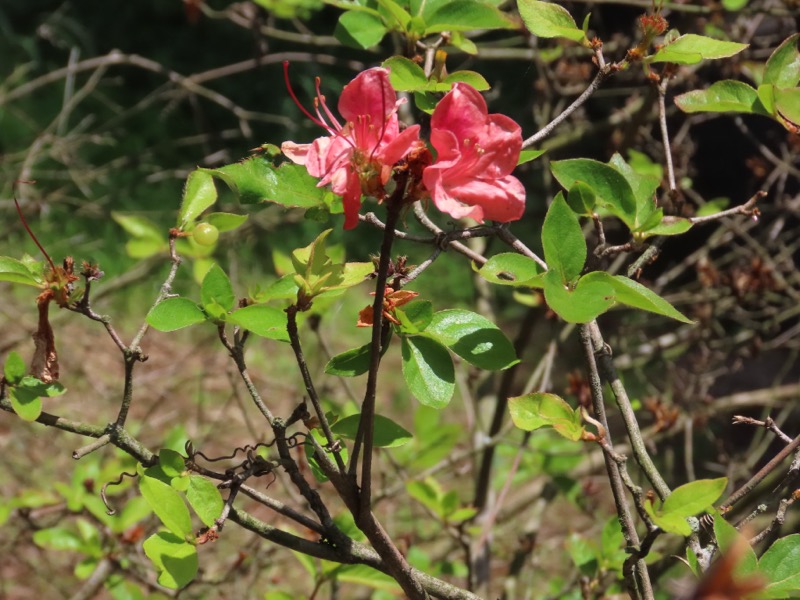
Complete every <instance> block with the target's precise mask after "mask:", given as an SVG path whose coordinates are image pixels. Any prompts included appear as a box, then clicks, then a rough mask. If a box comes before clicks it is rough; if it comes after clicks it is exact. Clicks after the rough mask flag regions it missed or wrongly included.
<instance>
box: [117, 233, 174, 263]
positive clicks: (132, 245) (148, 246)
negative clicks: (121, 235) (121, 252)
mask: <svg viewBox="0 0 800 600" xmlns="http://www.w3.org/2000/svg"><path fill="white" fill-rule="evenodd" d="M167 251H169V243H168V242H167V241H166V240H158V239H155V238H140V239H132V240H128V241H127V242H126V243H125V252H126V253H127V254H128V256H130V257H131V258H138V259H144V258H149V257H151V256H155V255H156V254H159V253H160V252H167Z"/></svg>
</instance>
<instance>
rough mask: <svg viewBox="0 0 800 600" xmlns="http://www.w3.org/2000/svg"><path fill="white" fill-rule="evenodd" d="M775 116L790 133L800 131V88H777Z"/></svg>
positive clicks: (775, 93)
mask: <svg viewBox="0 0 800 600" xmlns="http://www.w3.org/2000/svg"><path fill="white" fill-rule="evenodd" d="M774 95H775V114H776V115H777V116H778V121H779V122H780V123H781V124H782V125H783V126H784V127H786V129H788V130H789V131H798V130H800V87H797V88H792V89H790V90H782V89H779V88H775V92H774Z"/></svg>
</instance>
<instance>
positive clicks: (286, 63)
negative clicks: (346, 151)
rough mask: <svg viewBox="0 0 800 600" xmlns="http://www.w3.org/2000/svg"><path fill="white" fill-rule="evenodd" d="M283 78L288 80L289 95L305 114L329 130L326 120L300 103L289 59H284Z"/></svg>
mask: <svg viewBox="0 0 800 600" xmlns="http://www.w3.org/2000/svg"><path fill="white" fill-rule="evenodd" d="M283 79H284V81H285V82H286V89H287V90H289V95H290V96H291V97H292V100H294V103H295V104H296V105H297V108H299V109H300V110H301V111H303V114H304V115H305V116H307V117H308V118H309V119H311V121H312V122H313V123H314V124H316V125H319V126H320V127H322V128H323V129H328V130H329V129H330V127H328V125H326V124H325V122H323V121H321V120H319V119H318V118H317V117H315V116H314V115H312V114H311V113H310V112H308V111H307V110H306V108H305V107H304V106H303V105H302V104H300V100H298V99H297V96H296V95H295V93H294V90H293V89H292V84H291V82H290V81H289V61H288V60H285V61H283Z"/></svg>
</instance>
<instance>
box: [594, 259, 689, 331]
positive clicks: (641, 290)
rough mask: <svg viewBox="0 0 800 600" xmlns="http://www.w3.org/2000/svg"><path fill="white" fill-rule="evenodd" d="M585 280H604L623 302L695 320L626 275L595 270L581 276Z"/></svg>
mask: <svg viewBox="0 0 800 600" xmlns="http://www.w3.org/2000/svg"><path fill="white" fill-rule="evenodd" d="M581 281H582V282H583V281H585V282H587V283H588V282H602V283H605V284H608V285H610V286H611V287H612V288H613V289H614V299H615V300H616V301H617V302H621V303H622V304H627V305H628V306H633V307H634V308H640V309H642V310H646V311H649V312H653V313H656V314H659V315H664V316H665V317H669V318H671V319H675V320H676V321H681V322H682V323H693V321H692V320H691V319H689V318H687V317H685V316H684V315H682V314H681V313H680V312H678V311H677V310H676V309H675V308H674V307H673V306H672V305H671V304H670V303H669V302H667V301H666V300H664V299H663V298H662V297H661V296H659V295H658V294H656V293H655V292H654V291H652V290H650V289H649V288H646V287H645V286H643V285H642V284H641V283H638V282H636V281H634V280H633V279H630V278H628V277H625V276H624V275H613V276H612V275H609V274H608V273H606V272H605V271H593V272H592V273H587V274H586V275H584V276H583V277H582V278H581Z"/></svg>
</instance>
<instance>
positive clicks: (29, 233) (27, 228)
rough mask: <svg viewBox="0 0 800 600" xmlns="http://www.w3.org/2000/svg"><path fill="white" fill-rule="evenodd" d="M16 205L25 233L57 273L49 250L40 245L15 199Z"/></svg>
mask: <svg viewBox="0 0 800 600" xmlns="http://www.w3.org/2000/svg"><path fill="white" fill-rule="evenodd" d="M14 205H15V206H16V207H17V214H18V215H19V220H20V221H22V226H23V227H24V228H25V231H27V232H28V235H29V236H31V239H32V240H33V243H34V244H36V245H37V246H38V247H39V250H41V251H42V254H44V257H45V258H46V259H47V262H49V263H50V268H51V269H53V273H55V272H56V266H55V265H54V264H53V259H52V258H50V255H49V254H48V253H47V250H45V249H44V248H43V247H42V245H41V244H40V243H39V240H37V239H36V236H35V235H33V231H31V228H30V227H28V222H27V221H26V220H25V215H23V214H22V209H21V208H20V207H19V202H17V199H16V198H14Z"/></svg>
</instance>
